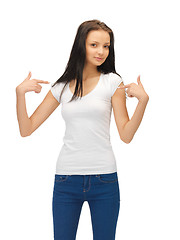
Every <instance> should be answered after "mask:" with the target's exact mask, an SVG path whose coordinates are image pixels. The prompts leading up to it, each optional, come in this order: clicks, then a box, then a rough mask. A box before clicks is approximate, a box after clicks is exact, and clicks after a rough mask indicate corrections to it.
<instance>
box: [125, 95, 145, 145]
mask: <svg viewBox="0 0 180 240" xmlns="http://www.w3.org/2000/svg"><path fill="white" fill-rule="evenodd" d="M148 101H149V97H148V96H147V97H146V98H145V99H143V100H139V102H138V104H137V107H136V109H135V112H134V114H133V116H132V118H131V120H129V121H128V122H127V123H126V125H125V126H124V129H123V136H124V137H125V141H126V142H127V143H130V142H131V140H132V139H133V137H134V134H135V133H136V131H137V129H138V127H139V125H140V123H141V121H142V118H143V115H144V112H145V109H146V105H147V103H148Z"/></svg>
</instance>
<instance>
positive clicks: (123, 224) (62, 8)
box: [0, 0, 180, 240]
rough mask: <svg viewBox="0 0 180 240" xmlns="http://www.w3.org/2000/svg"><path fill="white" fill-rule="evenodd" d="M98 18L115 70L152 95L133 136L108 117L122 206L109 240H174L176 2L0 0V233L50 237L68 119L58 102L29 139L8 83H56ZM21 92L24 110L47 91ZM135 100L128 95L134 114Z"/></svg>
mask: <svg viewBox="0 0 180 240" xmlns="http://www.w3.org/2000/svg"><path fill="white" fill-rule="evenodd" d="M90 19H99V20H101V21H104V22H105V23H106V24H107V25H108V26H109V27H110V28H112V30H113V32H114V35H115V53H116V70H117V72H118V73H119V74H120V75H121V76H122V77H123V79H124V82H125V84H128V83H131V82H135V83H137V77H138V75H139V74H140V76H141V82H142V84H143V86H144V88H145V90H146V92H147V93H148V95H149V102H148V105H147V108H146V110H145V114H144V117H143V120H142V122H141V125H140V127H139V128H138V131H137V132H136V134H135V136H134V138H133V140H132V142H131V143H130V144H125V143H124V142H122V141H121V140H120V138H119V135H118V131H117V128H116V125H115V121H114V116H113V114H112V121H111V142H112V145H113V149H114V153H115V156H116V159H117V166H118V176H119V186H120V198H121V201H120V204H121V205H120V212H119V218H118V223H117V230H116V239H123V240H129V239H138V240H144V239H146V240H152V239H155V240H156V239H158V240H159V239H168V240H169V239H173V240H179V239H180V232H179V226H180V217H179V216H180V204H179V203H180V191H179V182H180V175H179V170H180V168H179V160H180V155H179V149H178V148H179V142H178V140H179V133H180V132H179V122H180V117H179V116H180V115H179V87H180V84H179V81H180V74H179V64H180V57H179V56H180V44H179V43H180V36H179V24H178V23H179V22H180V15H179V8H178V1H175V0H171V1H162V0H161V1H160V0H151V1H143V0H137V1H132V0H123V1H114V0H111V1H106V0H104V1H96V0H91V1H80V0H76V1H57V0H53V1H46V0H43V1H42V0H41V1H40V0H36V1H35V0H31V1H22V0H21V1H20V0H17V1H12V0H9V1H8V0H7V1H1V4H0V22H1V38H0V41H1V43H0V61H1V62H0V64H1V65H0V66H1V68H0V81H1V94H0V103H1V118H0V121H1V124H0V128H1V129H0V133H1V134H0V136H1V151H0V184H1V185H0V189H1V198H0V213H1V214H0V220H1V231H0V239H3V240H10V239H18V240H24V239H26V240H32V239H34V240H39V239H43V240H46V239H47V240H50V239H53V222H52V208H51V207H52V206H51V204H52V193H53V184H54V173H55V165H56V159H57V156H58V154H59V151H60V148H61V146H62V144H63V142H62V138H63V136H64V131H65V124H64V121H63V119H62V117H61V112H60V111H61V105H60V106H59V107H58V108H57V109H56V110H55V112H54V113H53V114H52V115H51V116H50V117H49V118H48V119H47V120H46V121H45V122H44V123H43V124H42V125H41V126H40V127H39V128H38V129H37V130H36V131H35V132H34V133H33V134H32V135H31V136H29V137H26V138H22V137H21V136H20V133H19V128H18V122H17V117H16V94H15V88H16V86H17V85H19V84H20V83H21V82H22V81H23V80H24V79H25V78H26V77H27V75H28V72H29V71H31V72H32V78H36V79H42V80H47V81H50V82H51V83H53V82H55V81H56V80H57V79H58V78H59V77H60V76H61V75H62V73H63V72H64V69H65V66H66V64H67V61H68V59H69V54H70V51H71V47H72V44H73V42H74V37H75V34H76V31H77V28H78V26H79V25H80V24H81V23H82V22H83V21H86V20H90ZM42 87H43V88H42V91H41V93H40V94H36V93H34V92H29V93H27V94H26V103H27V111H28V115H29V116H30V115H31V114H32V113H33V112H34V110H35V109H36V108H37V107H38V105H39V104H40V103H41V102H42V100H43V98H44V97H45V95H46V94H47V92H48V90H49V89H50V84H48V85H45V84H44V85H42ZM136 105H137V99H135V98H128V100H127V109H128V113H129V117H130V118H131V117H132V115H133V113H134V110H135V108H136ZM81 239H86V240H90V239H93V235H92V225H91V218H90V210H89V207H88V203H87V202H85V203H84V205H83V208H82V212H81V216H80V220H79V225H78V230H77V240H81Z"/></svg>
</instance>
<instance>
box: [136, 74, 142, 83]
mask: <svg viewBox="0 0 180 240" xmlns="http://www.w3.org/2000/svg"><path fill="white" fill-rule="evenodd" d="M137 83H138V85H141V80H140V75H139V76H138V78H137Z"/></svg>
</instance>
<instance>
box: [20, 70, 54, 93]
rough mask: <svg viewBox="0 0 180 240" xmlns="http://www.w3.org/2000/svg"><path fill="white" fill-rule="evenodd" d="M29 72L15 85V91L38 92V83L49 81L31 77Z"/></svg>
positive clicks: (39, 90) (39, 89) (39, 86)
mask: <svg viewBox="0 0 180 240" xmlns="http://www.w3.org/2000/svg"><path fill="white" fill-rule="evenodd" d="M30 78H31V72H29V74H28V76H27V78H26V79H25V80H24V81H23V82H22V83H21V84H19V85H18V86H17V87H16V92H17V93H21V94H25V93H26V92H31V91H34V92H35V93H40V92H41V88H42V86H41V85H40V84H39V83H46V84H48V83H50V82H48V81H43V80H38V79H31V80H30Z"/></svg>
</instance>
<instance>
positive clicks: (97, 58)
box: [95, 57, 103, 61]
mask: <svg viewBox="0 0 180 240" xmlns="http://www.w3.org/2000/svg"><path fill="white" fill-rule="evenodd" d="M95 59H96V60H97V61H102V60H103V58H99V57H95Z"/></svg>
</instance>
